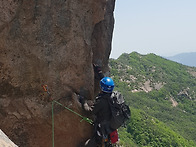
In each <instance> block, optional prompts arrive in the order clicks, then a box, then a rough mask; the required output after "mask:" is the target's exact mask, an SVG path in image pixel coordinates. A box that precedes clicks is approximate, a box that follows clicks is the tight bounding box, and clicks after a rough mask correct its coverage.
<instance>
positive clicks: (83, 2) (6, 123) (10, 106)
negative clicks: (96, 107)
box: [0, 0, 115, 147]
mask: <svg viewBox="0 0 196 147" xmlns="http://www.w3.org/2000/svg"><path fill="white" fill-rule="evenodd" d="M114 3H115V0H93V1H89V0H75V1H73V0H41V1H38V0H1V1H0V11H1V12H0V75H1V76H0V128H1V129H2V130H3V131H4V132H5V133H6V134H7V135H8V136H9V137H10V138H11V140H12V141H14V142H15V143H16V144H17V145H18V146H21V147H35V146H36V147H46V146H52V120H51V118H52V114H51V108H52V107H51V101H52V100H57V101H58V102H60V103H62V104H63V105H65V106H67V107H69V108H71V109H73V110H74V111H76V112H78V113H80V114H82V115H84V116H86V114H85V113H84V112H83V111H82V108H81V107H80V104H79V103H78V101H77V94H81V95H83V96H85V97H86V98H87V99H93V97H94V95H95V92H94V91H96V92H97V90H96V89H97V83H96V81H95V83H94V73H93V66H92V63H96V64H99V65H101V66H102V67H103V71H104V72H105V73H106V72H107V71H108V66H107V63H108V58H109V54H110V50H111V40H112V32H113V25H114V19H113V10H114ZM43 85H47V87H45V88H47V89H48V92H45V91H44V89H43ZM80 120H81V118H79V117H78V116H76V115H73V114H72V113H70V112H69V111H67V110H65V109H64V108H62V107H60V106H58V105H54V124H55V125H54V126H55V127H54V130H55V131H54V136H55V146H58V147H64V146H67V145H69V146H70V147H72V146H73V147H76V146H81V144H83V143H84V141H85V140H86V139H87V138H88V137H89V136H90V135H91V129H92V128H91V125H89V124H88V123H86V122H85V121H82V122H80Z"/></svg>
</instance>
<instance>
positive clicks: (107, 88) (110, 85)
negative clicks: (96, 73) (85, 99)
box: [100, 77, 114, 93]
mask: <svg viewBox="0 0 196 147" xmlns="http://www.w3.org/2000/svg"><path fill="white" fill-rule="evenodd" d="M100 86H101V90H102V91H103V92H106V93H112V91H113V89H114V81H113V80H112V79H111V78H110V77H104V78H103V79H101V81H100Z"/></svg>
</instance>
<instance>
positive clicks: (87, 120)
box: [52, 100, 93, 147]
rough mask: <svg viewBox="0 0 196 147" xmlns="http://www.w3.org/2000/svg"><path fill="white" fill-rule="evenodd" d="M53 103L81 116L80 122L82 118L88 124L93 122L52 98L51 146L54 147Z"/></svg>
mask: <svg viewBox="0 0 196 147" xmlns="http://www.w3.org/2000/svg"><path fill="white" fill-rule="evenodd" d="M54 103H57V104H58V105H60V106H62V107H64V108H65V109H67V110H69V111H70V112H72V113H74V114H76V115H78V116H79V117H81V118H82V120H81V121H80V122H82V121H83V120H85V121H86V122H88V123H89V124H91V125H92V124H93V121H92V120H91V119H89V118H87V117H84V116H82V115H80V114H78V113H77V112H75V111H73V110H71V109H70V108H68V107H66V106H64V105H63V104H61V103H59V102H57V101H55V100H53V101H52V146H53V147H54Z"/></svg>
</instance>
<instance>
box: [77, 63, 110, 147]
mask: <svg viewBox="0 0 196 147" xmlns="http://www.w3.org/2000/svg"><path fill="white" fill-rule="evenodd" d="M94 71H95V78H97V79H100V78H102V79H101V80H100V87H101V92H100V93H99V94H98V96H97V97H96V99H95V103H94V105H93V106H89V105H88V104H87V103H86V102H85V101H84V99H80V102H81V103H82V105H83V108H84V109H85V110H86V111H92V113H93V114H94V115H95V121H94V134H93V137H92V138H91V139H89V140H87V141H86V143H85V146H86V147H96V146H101V145H102V142H103V140H106V139H108V135H109V134H110V133H111V132H113V131H114V130H113V129H112V128H110V120H111V116H112V114H111V110H110V106H109V102H108V98H110V97H111V94H112V91H113V89H114V82H113V80H112V79H111V78H110V77H104V76H103V73H102V71H101V70H100V67H99V66H96V65H94Z"/></svg>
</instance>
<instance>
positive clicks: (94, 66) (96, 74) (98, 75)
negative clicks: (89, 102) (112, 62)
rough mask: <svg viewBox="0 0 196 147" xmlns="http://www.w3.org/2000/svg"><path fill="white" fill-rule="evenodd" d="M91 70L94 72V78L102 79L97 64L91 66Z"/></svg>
mask: <svg viewBox="0 0 196 147" xmlns="http://www.w3.org/2000/svg"><path fill="white" fill-rule="evenodd" d="M93 68H94V72H95V78H96V79H99V80H101V79H102V78H103V77H104V75H103V72H102V70H101V67H100V66H99V65H97V64H93Z"/></svg>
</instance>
